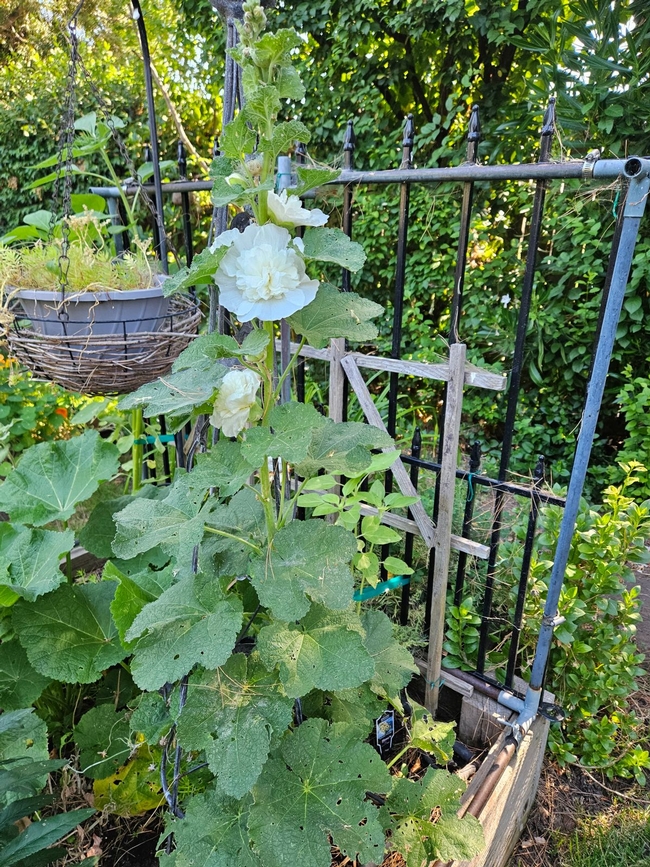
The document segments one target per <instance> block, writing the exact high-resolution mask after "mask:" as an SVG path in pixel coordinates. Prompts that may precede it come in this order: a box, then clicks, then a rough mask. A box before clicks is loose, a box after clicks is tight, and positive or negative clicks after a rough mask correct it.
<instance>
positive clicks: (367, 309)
mask: <svg viewBox="0 0 650 867" xmlns="http://www.w3.org/2000/svg"><path fill="white" fill-rule="evenodd" d="M319 231H320V230H319ZM327 231H329V230H327ZM383 309H384V308H383V307H381V305H379V304H375V302H374V301H368V300H367V299H366V298H362V297H361V296H360V295H357V294H356V293H355V292H339V290H338V289H336V288H335V287H334V286H330V285H329V284H327V283H323V284H322V285H321V286H320V288H319V290H318V292H317V293H316V297H315V298H314V300H313V301H312V302H311V304H308V305H307V306H306V307H303V308H302V310H298V312H297V313H294V314H293V316H290V317H289V322H290V323H291V327H292V328H293V329H294V331H296V332H297V333H298V334H300V335H302V336H303V337H304V338H306V340H307V342H308V343H309V344H310V345H311V346H314V347H315V348H316V349H322V348H323V347H324V346H326V345H327V343H328V341H329V340H330V339H332V338H334V337H346V338H347V339H348V340H356V341H366V340H374V338H375V337H376V336H377V333H378V332H377V327H376V326H375V325H374V324H373V323H372V322H371V321H370V320H371V319H374V318H375V317H377V316H379V315H380V314H381V313H382V312H383Z"/></svg>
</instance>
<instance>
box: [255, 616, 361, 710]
mask: <svg viewBox="0 0 650 867" xmlns="http://www.w3.org/2000/svg"><path fill="white" fill-rule="evenodd" d="M257 646H258V650H259V653H260V657H261V658H262V662H263V663H264V664H265V665H266V666H267V668H273V666H275V665H279V670H280V680H281V681H282V683H283V684H284V688H285V690H286V693H287V695H290V696H291V697H292V698H298V697H299V696H301V695H306V694H307V693H308V692H310V690H312V689H314V688H316V689H324V690H338V689H351V688H353V687H355V686H359V685H360V684H362V683H363V682H364V681H366V680H369V679H370V678H371V677H372V676H373V674H374V670H375V666H374V663H373V661H372V658H371V656H370V654H369V653H368V652H367V650H366V649H365V647H364V645H363V628H362V626H361V622H360V620H359V618H358V617H357V615H356V614H354V613H353V612H351V611H345V612H334V611H329V610H328V609H326V608H323V607H322V606H321V605H317V604H314V605H312V607H311V610H310V611H309V613H308V614H307V616H306V617H304V618H303V619H302V621H301V622H300V623H298V624H296V623H280V622H275V623H272V624H271V625H270V626H264V627H263V628H262V629H261V630H260V633H259V635H258V640H257Z"/></svg>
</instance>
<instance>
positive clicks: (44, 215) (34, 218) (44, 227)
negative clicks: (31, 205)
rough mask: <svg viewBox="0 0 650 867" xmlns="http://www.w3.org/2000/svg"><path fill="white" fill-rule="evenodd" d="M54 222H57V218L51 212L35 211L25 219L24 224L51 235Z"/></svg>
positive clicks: (26, 215)
mask: <svg viewBox="0 0 650 867" xmlns="http://www.w3.org/2000/svg"><path fill="white" fill-rule="evenodd" d="M53 218H54V220H53ZM53 221H54V222H56V218H55V217H54V214H53V213H52V212H51V211H33V212H32V213H31V214H25V216H24V217H23V223H26V224H27V225H28V226H33V227H34V228H35V229H39V230H40V231H41V232H45V234H46V235H47V234H49V231H50V228H51V226H52V222H53Z"/></svg>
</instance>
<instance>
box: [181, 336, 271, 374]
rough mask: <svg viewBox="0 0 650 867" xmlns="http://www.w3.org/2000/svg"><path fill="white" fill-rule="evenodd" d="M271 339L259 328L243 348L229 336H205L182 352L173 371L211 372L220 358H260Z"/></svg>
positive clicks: (194, 341)
mask: <svg viewBox="0 0 650 867" xmlns="http://www.w3.org/2000/svg"><path fill="white" fill-rule="evenodd" d="M269 339H270V338H269V335H268V334H267V332H266V331H263V330H262V329H259V328H258V329H255V331H251V333H250V334H248V335H247V336H246V338H245V340H244V342H243V343H242V345H241V346H240V345H239V344H238V343H237V341H236V340H235V338H234V337H230V336H229V335H227V334H203V335H201V336H200V337H197V338H195V339H194V340H193V341H192V342H191V343H190V345H189V346H188V347H187V349H185V350H183V352H181V354H180V355H179V356H178V358H177V359H176V361H175V362H174V367H173V368H172V369H173V370H174V371H175V372H176V371H179V370H186V369H188V368H192V369H194V370H209V369H210V368H211V367H212V364H213V362H214V361H216V360H217V359H219V358H244V357H250V358H259V357H260V356H262V355H263V354H264V352H265V350H266V347H267V346H268V343H269Z"/></svg>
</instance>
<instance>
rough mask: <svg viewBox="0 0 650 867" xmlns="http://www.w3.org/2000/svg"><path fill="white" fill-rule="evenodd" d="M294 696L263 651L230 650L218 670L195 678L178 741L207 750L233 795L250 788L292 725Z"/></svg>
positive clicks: (220, 783) (221, 784)
mask: <svg viewBox="0 0 650 867" xmlns="http://www.w3.org/2000/svg"><path fill="white" fill-rule="evenodd" d="M292 714H293V700H292V699H290V698H288V697H287V696H286V695H285V694H284V691H283V689H282V686H281V684H280V681H279V679H278V675H277V673H275V672H274V673H269V672H268V671H267V670H266V668H265V667H264V666H263V665H262V663H261V662H260V659H259V656H258V654H256V653H254V654H253V655H252V656H250V657H248V658H247V657H246V656H244V655H243V654H241V653H237V654H235V655H234V656H231V657H230V659H229V660H228V661H227V662H226V664H225V665H224V666H223V667H222V668H219V669H217V670H216V671H200V672H198V673H196V674H193V675H192V677H191V678H190V682H189V686H188V693H187V702H186V704H185V707H184V708H183V710H182V712H181V715H180V718H179V721H178V729H177V734H178V740H179V743H180V744H181V745H182V746H183V747H184V748H185V749H188V750H200V749H202V750H205V755H206V758H207V760H208V764H209V766H210V770H211V771H212V772H213V773H214V774H217V775H218V776H217V781H216V785H217V789H218V790H220V791H222V792H224V793H225V794H226V795H230V796H232V797H233V798H241V797H243V796H244V795H245V794H246V792H249V791H250V789H251V788H252V786H253V785H254V783H255V782H256V781H257V778H258V777H259V775H260V772H261V770H262V767H263V765H264V763H265V762H266V759H267V757H268V754H269V749H270V747H271V743H272V738H273V737H274V736H275V739H276V740H277V739H278V738H279V737H280V736H281V735H282V734H284V732H285V731H286V729H287V726H288V725H289V723H290V722H291V719H292Z"/></svg>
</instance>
